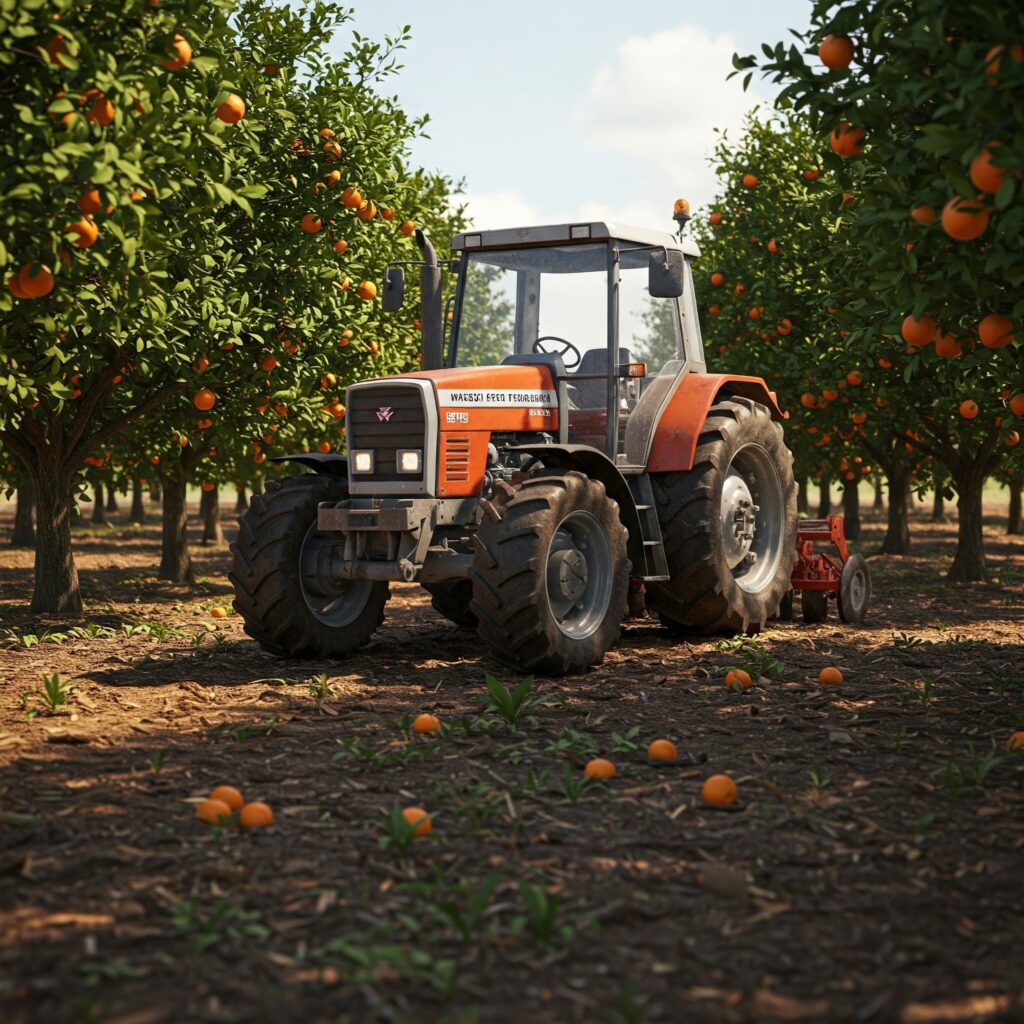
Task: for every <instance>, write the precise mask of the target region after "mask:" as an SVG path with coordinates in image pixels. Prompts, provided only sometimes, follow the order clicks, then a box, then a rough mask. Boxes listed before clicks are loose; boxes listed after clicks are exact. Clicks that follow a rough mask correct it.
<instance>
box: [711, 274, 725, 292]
mask: <svg viewBox="0 0 1024 1024" xmlns="http://www.w3.org/2000/svg"><path fill="white" fill-rule="evenodd" d="M724 283H725V274H720V273H719V272H718V271H717V270H716V271H715V272H714V273H713V274H712V275H711V284H712V285H713V286H714V287H715V288H720V287H721V286H722V285H723V284H724Z"/></svg>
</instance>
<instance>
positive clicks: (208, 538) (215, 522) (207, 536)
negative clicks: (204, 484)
mask: <svg viewBox="0 0 1024 1024" xmlns="http://www.w3.org/2000/svg"><path fill="white" fill-rule="evenodd" d="M199 506H200V507H199V513H200V515H201V516H202V519H203V544H204V545H206V544H223V543H224V531H223V530H222V529H221V526H220V490H219V489H218V488H217V487H216V486H215V487H214V488H213V490H212V491H203V497H202V500H201V501H200V503H199Z"/></svg>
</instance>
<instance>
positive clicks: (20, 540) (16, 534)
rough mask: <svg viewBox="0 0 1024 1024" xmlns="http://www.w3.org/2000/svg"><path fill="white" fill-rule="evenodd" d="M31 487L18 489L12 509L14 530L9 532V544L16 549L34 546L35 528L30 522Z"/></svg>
mask: <svg viewBox="0 0 1024 1024" xmlns="http://www.w3.org/2000/svg"><path fill="white" fill-rule="evenodd" d="M34 504H35V499H34V498H33V496H32V485H31V484H22V485H21V486H20V487H19V488H18V494H17V498H16V504H15V507H14V529H13V530H12V531H11V544H12V545H13V546H14V547H16V548H34V547H35V546H36V528H35V526H34V525H33V522H32V506H33V505H34Z"/></svg>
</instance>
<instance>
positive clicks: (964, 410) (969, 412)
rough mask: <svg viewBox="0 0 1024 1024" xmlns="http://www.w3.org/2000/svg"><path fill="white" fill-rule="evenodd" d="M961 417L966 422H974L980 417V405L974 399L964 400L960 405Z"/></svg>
mask: <svg viewBox="0 0 1024 1024" xmlns="http://www.w3.org/2000/svg"><path fill="white" fill-rule="evenodd" d="M960 415H961V416H963V418H964V419H965V420H973V419H974V417H975V416H977V415H978V403H977V402H975V401H974V399H973V398H967V399H964V401H962V402H961V403H960Z"/></svg>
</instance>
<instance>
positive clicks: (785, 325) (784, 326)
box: [775, 317, 793, 337]
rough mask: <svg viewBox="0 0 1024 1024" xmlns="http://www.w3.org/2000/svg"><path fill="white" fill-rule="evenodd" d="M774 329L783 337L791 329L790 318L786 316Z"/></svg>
mask: <svg viewBox="0 0 1024 1024" xmlns="http://www.w3.org/2000/svg"><path fill="white" fill-rule="evenodd" d="M775 330H776V331H777V332H778V333H779V334H781V335H782V336H783V337H785V336H786V335H787V334H789V333H790V331H792V330H793V321H792V320H790V319H789V317H786V318H785V319H784V320H783V321H782V323H781V324H779V325H778V326H777V327H776V328H775Z"/></svg>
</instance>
